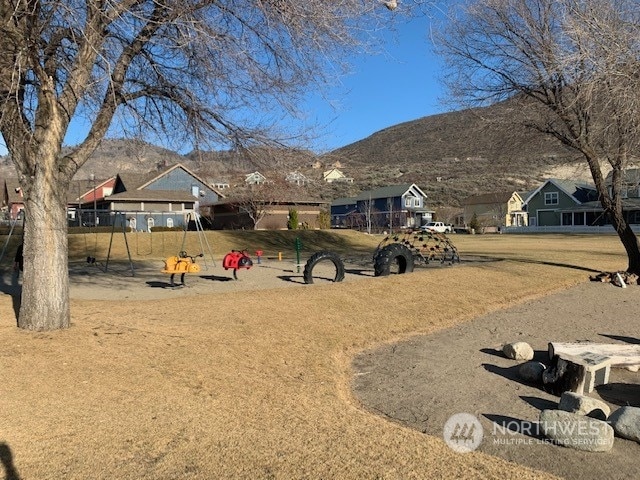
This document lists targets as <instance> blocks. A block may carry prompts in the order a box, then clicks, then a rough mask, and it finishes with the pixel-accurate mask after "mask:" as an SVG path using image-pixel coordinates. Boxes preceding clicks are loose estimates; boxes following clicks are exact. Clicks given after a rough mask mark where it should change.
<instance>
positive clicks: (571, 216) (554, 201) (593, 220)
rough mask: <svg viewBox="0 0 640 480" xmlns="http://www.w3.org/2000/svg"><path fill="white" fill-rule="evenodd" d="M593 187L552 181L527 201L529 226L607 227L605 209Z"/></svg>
mask: <svg viewBox="0 0 640 480" xmlns="http://www.w3.org/2000/svg"><path fill="white" fill-rule="evenodd" d="M597 200H598V194H597V192H596V188H595V187H594V186H593V185H589V184H587V183H582V182H576V181H574V180H560V179H557V178H551V179H549V180H547V181H546V182H544V183H543V184H542V185H540V187H538V188H537V189H536V190H534V191H533V192H531V193H530V194H529V196H528V197H527V198H526V199H525V200H524V203H525V205H526V210H527V213H528V215H529V225H530V226H532V227H536V226H540V227H543V226H544V227H547V226H560V225H580V226H584V225H604V224H605V223H606V219H605V218H604V217H603V215H602V207H600V204H599V203H598V202H597Z"/></svg>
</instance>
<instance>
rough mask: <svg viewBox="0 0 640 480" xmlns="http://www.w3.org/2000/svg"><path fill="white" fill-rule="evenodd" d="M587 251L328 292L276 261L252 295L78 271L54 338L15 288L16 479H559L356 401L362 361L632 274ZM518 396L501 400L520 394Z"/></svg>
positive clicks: (11, 386)
mask: <svg viewBox="0 0 640 480" xmlns="http://www.w3.org/2000/svg"><path fill="white" fill-rule="evenodd" d="M491 240H493V239H491ZM512 241H513V240H512ZM580 241H581V242H583V243H584V242H586V243H584V248H585V251H587V252H588V256H587V255H586V254H585V256H581V255H577V254H576V251H577V248H576V246H575V245H574V248H573V251H572V254H571V256H563V255H564V254H563V253H562V251H561V250H553V249H551V248H549V247H548V246H546V247H545V248H546V250H545V251H546V252H551V253H550V254H549V256H548V258H544V259H543V261H536V262H531V261H529V260H525V261H522V260H517V259H515V260H509V259H501V260H499V261H484V262H480V261H479V262H470V263H467V264H465V262H463V264H462V265H460V266H458V265H456V266H454V267H451V268H449V267H438V268H427V269H419V270H416V271H415V272H414V273H412V274H410V275H393V276H390V277H387V278H373V274H372V271H371V267H370V265H369V266H363V265H359V264H358V263H354V264H353V265H351V264H350V265H349V267H348V268H347V270H348V272H347V276H346V278H345V281H344V282H342V283H333V282H330V281H326V282H321V281H320V282H317V283H316V284H314V285H305V284H304V283H302V282H301V273H298V272H297V268H296V266H295V265H293V264H292V263H290V264H288V265H284V264H280V265H279V264H277V263H275V262H276V261H275V260H274V263H266V264H265V265H264V266H261V267H258V266H255V267H254V268H252V269H251V270H249V271H241V272H238V277H239V278H240V280H238V281H237V282H236V281H231V280H230V279H228V280H224V279H223V278H228V277H231V274H230V272H228V271H224V270H223V269H222V268H221V267H220V266H219V265H216V266H215V267H214V268H213V269H212V271H210V272H207V271H203V272H202V273H201V275H202V278H200V277H193V278H192V277H188V278H187V279H186V280H187V286H186V287H183V288H178V289H173V288H168V287H167V283H168V278H167V277H166V276H163V275H161V274H160V273H159V269H160V266H158V265H156V264H152V265H148V266H147V267H146V268H147V269H148V272H147V273H148V275H146V276H145V275H143V274H142V271H143V270H144V269H143V268H140V269H139V273H140V274H139V275H137V276H135V277H131V278H130V277H128V276H127V275H126V274H125V273H124V272H125V271H126V264H125V268H124V269H123V271H122V272H118V274H113V275H112V274H111V273H107V272H103V271H101V270H97V267H95V266H94V267H91V268H96V270H90V269H88V267H86V266H80V265H78V266H77V267H73V266H72V268H77V269H78V271H77V272H76V274H74V275H72V287H71V288H72V292H71V297H72V300H71V312H72V318H71V322H72V325H71V328H69V329H66V330H63V331H54V332H41V333H34V332H25V331H21V330H19V329H17V328H16V326H15V325H16V312H15V305H16V302H15V296H13V295H12V292H15V289H17V288H18V285H15V286H14V285H12V280H11V279H10V278H8V277H7V276H5V283H4V286H3V290H2V291H3V292H4V294H3V295H0V375H1V382H0V462H1V466H0V469H4V472H3V473H4V474H5V477H6V478H10V479H17V478H20V479H24V480H26V479H60V478H65V479H111V478H113V479H158V478H163V479H164V478H166V479H169V478H180V479H183V478H188V479H210V478H251V479H255V478H282V479H289V478H336V479H338V478H340V479H343V478H348V479H358V478H363V479H365V478H366V479H369V478H390V479H393V478H398V479H400V478H401V479H411V478H429V479H432V478H434V479H437V478H444V479H448V478H500V479H504V478H514V479H515V478H518V479H528V478H553V475H552V474H550V473H548V472H545V471H544V467H543V466H537V465H536V466H534V467H535V468H531V466H528V465H523V464H520V463H518V460H517V459H513V460H514V461H512V459H505V458H500V457H499V456H497V455H496V454H494V453H493V452H483V451H476V452H473V453H470V454H464V455H461V454H458V453H456V452H454V451H452V450H451V449H450V448H449V447H448V446H447V445H446V444H445V442H444V441H443V440H442V437H441V435H440V434H439V433H437V432H433V433H430V432H426V433H424V432H423V431H421V430H420V429H416V428H413V427H412V426H407V425H404V424H402V423H400V422H399V421H395V420H393V421H390V419H389V418H388V417H385V415H381V414H380V413H379V412H375V411H374V412H372V409H371V408H369V407H366V406H365V405H363V403H362V402H361V400H360V399H359V398H358V397H357V396H355V395H354V392H353V390H352V386H353V379H354V374H355V371H354V369H353V367H352V361H353V359H354V357H356V356H357V355H358V354H360V353H361V352H369V351H371V349H373V348H375V347H377V346H380V345H392V344H395V343H397V342H400V341H403V340H407V339H409V338H411V337H413V336H414V335H438V334H439V333H442V332H445V331H446V330H447V329H451V328H456V326H460V327H462V326H464V325H465V324H467V323H468V322H470V321H472V320H473V319H474V318H478V317H479V316H481V315H485V314H488V313H491V312H496V311H498V310H500V309H503V308H505V307H509V306H513V305H516V304H519V303H521V302H523V301H525V300H527V299H532V298H539V297H542V296H545V295H547V294H549V293H552V292H556V291H558V290H563V289H566V288H568V287H571V286H573V285H576V284H577V283H580V282H583V281H584V279H585V277H586V270H589V269H593V266H594V265H596V266H598V267H600V266H602V267H607V266H609V265H612V266H613V265H619V264H620V263H621V261H622V259H621V257H620V255H619V254H615V255H610V253H609V251H610V250H609V251H607V253H606V255H605V254H603V255H600V256H598V255H595V256H594V255H593V251H594V250H593V248H592V247H591V245H589V244H588V242H590V240H588V241H587V240H580ZM598 241H600V240H598ZM607 241H608V240H607ZM538 243H540V242H539V241H537V242H536V244H538ZM492 245H493V246H494V247H493V248H496V247H495V242H493V241H492ZM565 245H566V244H562V248H563V249H564V248H565ZM285 270H288V271H285ZM349 270H350V271H349ZM208 276H210V277H212V278H204V277H208ZM259 276H260V277H263V278H262V280H258V277H259ZM254 281H255V285H256V288H250V286H251V283H252V282H254ZM16 283H18V284H19V282H18V281H16ZM608 287H610V286H608ZM610 288H614V287H610ZM12 289H14V290H12ZM626 291H627V292H628V293H630V294H633V293H632V291H631V289H627V290H626ZM427 303H428V304H429V305H431V307H430V312H431V313H430V314H427V313H425V308H424V307H425V305H426V304H427ZM549 308H550V309H551V311H553V309H554V308H555V306H554V305H553V304H551V305H550V307H549ZM612 308H613V307H612ZM612 312H613V310H612ZM518 331H519V330H517V329H515V330H513V331H510V332H505V337H506V336H508V337H509V338H510V339H511V338H514V337H516V336H517V333H518ZM506 333H509V335H506ZM496 343H497V342H496ZM407 360H410V358H409V357H407ZM496 361H497V357H496V359H494V358H493V357H491V356H489V357H488V359H487V360H486V363H492V362H496ZM461 373H464V372H461ZM495 376H496V377H499V376H498V375H495ZM356 377H357V376H356ZM447 378H448V380H449V382H450V384H451V385H461V384H462V382H460V381H458V380H457V379H456V378H455V377H453V378H451V377H447ZM499 378H502V377H499ZM444 380H445V379H441V381H444ZM513 388H514V385H513V384H512V383H511V382H509V384H508V385H505V388H504V391H503V392H499V394H500V395H505V396H508V397H509V398H513V395H514V392H513ZM448 395H449V396H450V397H455V396H456V395H457V392H456V391H450V392H449V393H448ZM447 400H449V398H447ZM513 401H515V402H517V401H520V400H518V399H517V398H516V399H515V400H513ZM496 410H497V409H496ZM489 413H496V414H498V413H500V412H499V411H496V412H489ZM504 414H507V413H504ZM593 458H596V459H600V461H602V458H604V457H603V456H601V455H600V456H598V455H595V456H594V457H593ZM594 461H596V460H594ZM0 471H1V470H0Z"/></svg>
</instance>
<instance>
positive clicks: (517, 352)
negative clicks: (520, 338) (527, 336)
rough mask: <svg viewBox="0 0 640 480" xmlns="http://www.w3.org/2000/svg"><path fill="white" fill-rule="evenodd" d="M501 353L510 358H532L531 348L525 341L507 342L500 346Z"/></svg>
mask: <svg viewBox="0 0 640 480" xmlns="http://www.w3.org/2000/svg"><path fill="white" fill-rule="evenodd" d="M502 353H504V354H505V355H506V356H507V358H510V359H512V360H532V359H533V348H531V345H529V344H528V343H526V342H515V343H507V344H506V345H504V346H503V347H502Z"/></svg>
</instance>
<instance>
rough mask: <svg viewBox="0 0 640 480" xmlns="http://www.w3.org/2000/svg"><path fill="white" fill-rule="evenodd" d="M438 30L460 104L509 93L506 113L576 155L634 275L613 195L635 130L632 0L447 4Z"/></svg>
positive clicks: (631, 244)
mask: <svg viewBox="0 0 640 480" xmlns="http://www.w3.org/2000/svg"><path fill="white" fill-rule="evenodd" d="M436 37H437V41H438V43H439V48H440V50H441V52H442V53H443V54H444V55H445V58H446V60H447V61H448V66H449V67H450V68H449V71H448V72H447V73H446V78H447V83H448V85H449V87H450V89H451V92H452V94H453V96H454V98H456V99H458V100H462V101H463V103H464V104H466V105H484V104H487V103H492V102H495V101H499V100H505V99H509V100H508V101H509V102H511V103H512V104H513V112H514V118H515V117H516V115H521V117H520V120H521V121H523V122H524V123H525V124H526V125H529V126H531V127H532V128H535V129H537V130H539V131H541V132H544V133H546V134H549V135H551V136H553V137H555V138H557V139H559V140H560V141H561V142H563V143H564V144H565V145H567V146H569V147H570V148H572V149H574V150H575V151H577V152H579V153H580V154H581V156H582V157H583V158H584V159H585V160H586V162H587V164H588V165H589V169H590V171H591V175H592V177H593V181H594V183H595V186H596V188H597V191H598V195H599V199H600V202H601V204H602V207H603V209H604V211H605V213H606V214H607V215H608V216H609V218H610V219H611V223H612V224H613V227H614V228H615V230H616V232H617V233H618V236H619V237H620V240H621V241H622V244H623V245H624V248H625V250H626V253H627V256H628V267H627V268H628V271H630V272H634V273H640V249H639V247H638V240H637V237H636V235H635V234H634V232H633V231H632V230H631V227H630V225H629V223H628V222H627V220H626V219H625V216H624V212H623V206H622V195H621V186H622V180H623V176H624V170H625V167H626V166H627V165H628V162H629V160H630V157H631V156H632V155H634V154H638V146H639V134H640V129H639V127H640V125H639V123H640V94H639V93H638V92H640V74H639V73H638V72H640V43H638V38H640V9H639V8H638V2H637V0H589V1H585V0H472V1H469V2H466V3H465V6H464V7H463V8H461V9H456V10H452V11H451V13H450V15H449V18H448V20H447V23H446V25H445V26H444V27H443V28H442V29H441V30H440V31H439V33H438V34H437V36H436ZM606 164H608V165H610V166H611V168H612V185H611V190H609V189H608V188H607V187H608V186H607V185H606V183H605V178H604V176H603V169H602V166H603V165H606Z"/></svg>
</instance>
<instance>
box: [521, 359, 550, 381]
mask: <svg viewBox="0 0 640 480" xmlns="http://www.w3.org/2000/svg"><path fill="white" fill-rule="evenodd" d="M546 368H547V367H546V366H545V365H544V363H540V362H533V361H529V362H525V363H523V364H521V365H520V367H518V377H519V378H520V379H521V380H524V381H525V382H530V383H541V382H542V374H543V373H544V370H545V369H546Z"/></svg>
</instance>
